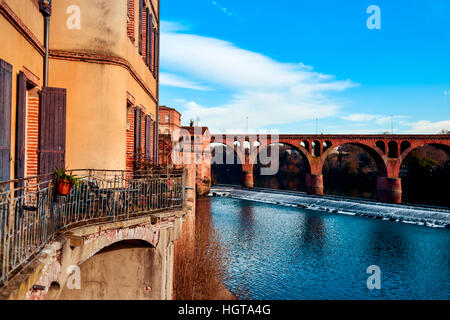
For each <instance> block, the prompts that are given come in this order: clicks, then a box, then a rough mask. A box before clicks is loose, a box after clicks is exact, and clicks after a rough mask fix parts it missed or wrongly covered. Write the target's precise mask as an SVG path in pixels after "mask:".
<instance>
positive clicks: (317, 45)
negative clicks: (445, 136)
mask: <svg viewBox="0 0 450 320" xmlns="http://www.w3.org/2000/svg"><path fill="white" fill-rule="evenodd" d="M370 5H377V6H378V7H379V8H380V13H381V15H380V16H381V20H380V21H381V29H373V30H370V29H369V28H368V27H367V20H368V19H369V17H370V16H371V15H372V14H371V13H367V8H368V7H369V6H370ZM161 6H162V7H161V21H162V23H161V87H160V103H161V104H163V105H168V106H171V107H175V108H177V109H178V110H179V111H180V112H181V113H182V115H183V123H185V124H186V123H187V122H189V119H195V118H197V117H198V118H200V124H201V125H206V126H209V127H210V129H211V131H212V132H226V131H233V130H234V131H240V132H244V131H245V130H247V129H246V128H247V119H248V127H249V130H250V131H258V132H261V131H263V130H267V131H278V132H280V133H315V132H316V124H317V123H318V132H319V133H324V134H333V133H367V134H371V133H375V134H376V133H383V132H386V131H390V130H391V124H392V118H393V123H394V132H395V133H438V132H439V131H441V130H442V129H447V130H450V32H449V31H450V1H448V0H395V1H393V0H372V1H366V0H346V1H335V0H315V1H306V0H283V1H267V0H258V1H256V0H245V1H243V0H217V1H209V0H196V1H186V0H183V1H181V0H170V1H161ZM392 116H393V117H392ZM316 119H318V120H317V121H316Z"/></svg>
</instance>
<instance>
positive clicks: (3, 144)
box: [0, 59, 13, 181]
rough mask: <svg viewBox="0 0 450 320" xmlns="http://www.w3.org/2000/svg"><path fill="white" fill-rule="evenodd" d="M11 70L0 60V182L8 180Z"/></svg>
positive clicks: (9, 66)
mask: <svg viewBox="0 0 450 320" xmlns="http://www.w3.org/2000/svg"><path fill="white" fill-rule="evenodd" d="M12 69H13V68H12V65H10V64H9V63H7V62H6V61H3V60H1V59H0V181H7V180H10V169H11V102H12V98H11V97H12Z"/></svg>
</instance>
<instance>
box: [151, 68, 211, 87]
mask: <svg viewBox="0 0 450 320" xmlns="http://www.w3.org/2000/svg"><path fill="white" fill-rule="evenodd" d="M159 81H160V84H161V85H165V86H171V87H177V88H185V89H192V90H200V91H208V90H211V89H210V88H208V87H206V86H202V85H199V84H197V83H195V82H193V81H190V80H187V79H185V78H183V77H180V76H178V75H176V74H171V73H166V72H161V73H160V75H159Z"/></svg>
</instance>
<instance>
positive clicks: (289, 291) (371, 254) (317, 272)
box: [209, 198, 450, 300]
mask: <svg viewBox="0 0 450 320" xmlns="http://www.w3.org/2000/svg"><path fill="white" fill-rule="evenodd" d="M209 201H211V214H212V217H213V219H214V225H215V226H216V227H217V228H218V230H219V232H220V234H221V238H222V241H224V242H226V243H229V244H230V245H231V250H230V251H229V252H228V254H229V261H230V267H229V268H228V273H229V280H228V282H227V286H228V288H229V289H230V290H233V288H234V287H235V286H239V285H243V284H244V285H245V287H246V288H247V291H248V294H249V296H250V298H252V299H269V300H270V299H275V300H277V299H449V298H450V285H449V282H448V278H449V277H450V271H449V258H450V253H449V243H450V232H449V230H447V229H437V228H428V227H421V226H416V225H409V224H404V223H395V222H390V221H382V220H375V219H369V218H364V217H356V216H348V215H340V214H333V213H329V212H321V211H310V210H304V209H299V208H288V207H281V206H275V205H269V204H263V203H257V202H249V201H243V200H236V199H229V198H212V199H210V200H209ZM370 265H378V266H379V267H380V268H381V270H382V275H383V276H382V277H383V278H382V279H383V280H382V281H383V282H382V290H377V291H370V290H368V289H367V285H366V281H367V277H368V275H367V273H366V270H367V267H368V266H370Z"/></svg>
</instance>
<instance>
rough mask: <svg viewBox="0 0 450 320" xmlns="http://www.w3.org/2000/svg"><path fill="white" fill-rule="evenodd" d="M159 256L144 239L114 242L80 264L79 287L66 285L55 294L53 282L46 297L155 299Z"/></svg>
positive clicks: (63, 298)
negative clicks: (79, 288) (70, 287)
mask: <svg viewBox="0 0 450 320" xmlns="http://www.w3.org/2000/svg"><path fill="white" fill-rule="evenodd" d="M161 264H162V261H161V258H160V257H159V255H157V254H156V249H155V248H154V247H152V246H151V245H150V244H148V243H146V242H144V241H139V240H136V241H123V242H119V243H115V244H113V245H111V246H109V247H107V248H105V249H103V250H101V251H100V252H99V253H97V254H96V255H94V256H93V257H92V258H90V259H89V260H87V261H86V262H85V263H83V264H82V265H81V266H80V269H81V290H75V289H74V290H70V289H68V288H67V287H66V286H65V287H64V288H63V290H62V291H61V292H60V293H59V294H57V291H58V290H59V284H57V283H53V284H52V286H51V287H50V290H49V295H50V297H49V298H54V299H58V300H159V299H161V297H160V295H161V273H160V270H161Z"/></svg>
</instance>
